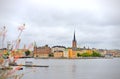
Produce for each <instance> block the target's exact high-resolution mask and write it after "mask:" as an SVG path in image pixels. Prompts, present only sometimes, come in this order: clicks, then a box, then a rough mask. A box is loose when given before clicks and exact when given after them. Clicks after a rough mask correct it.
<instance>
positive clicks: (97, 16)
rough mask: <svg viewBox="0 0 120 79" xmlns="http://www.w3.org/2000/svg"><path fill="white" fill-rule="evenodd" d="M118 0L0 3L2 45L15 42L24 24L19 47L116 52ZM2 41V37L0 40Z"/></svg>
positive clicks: (7, 0)
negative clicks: (5, 30)
mask: <svg viewBox="0 0 120 79" xmlns="http://www.w3.org/2000/svg"><path fill="white" fill-rule="evenodd" d="M119 7H120V0H0V28H2V27H3V26H6V28H7V33H6V38H5V42H8V41H14V40H16V39H17V37H18V35H19V33H20V31H19V30H18V27H19V26H21V25H22V24H24V23H25V25H26V26H25V30H24V31H23V32H22V35H21V37H20V38H21V43H20V47H21V48H22V47H23V46H24V45H26V46H29V44H31V43H32V42H34V41H35V42H36V43H37V46H43V45H46V44H48V45H49V46H54V45H61V46H66V47H71V46H72V40H73V34H74V30H75V33H76V40H77V46H78V47H81V48H82V47H84V46H85V47H89V48H99V49H100V48H102V49H120V43H119V41H120V35H119V34H120V32H119V29H120V10H119ZM0 39H2V37H0Z"/></svg>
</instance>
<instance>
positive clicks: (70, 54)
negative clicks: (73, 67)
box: [68, 49, 77, 58]
mask: <svg viewBox="0 0 120 79" xmlns="http://www.w3.org/2000/svg"><path fill="white" fill-rule="evenodd" d="M68 54H69V58H76V57H77V53H76V51H73V50H72V49H68Z"/></svg>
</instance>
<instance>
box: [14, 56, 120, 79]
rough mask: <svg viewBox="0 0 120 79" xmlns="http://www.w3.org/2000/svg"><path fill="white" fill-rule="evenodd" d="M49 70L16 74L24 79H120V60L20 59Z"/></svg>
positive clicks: (28, 70) (22, 71) (25, 68)
mask: <svg viewBox="0 0 120 79" xmlns="http://www.w3.org/2000/svg"><path fill="white" fill-rule="evenodd" d="M28 60H31V61H34V64H37V65H49V67H48V68H28V67H24V69H23V70H21V71H18V72H17V73H16V74H24V76H23V77H22V79H120V59H119V58H114V59H20V60H19V61H18V63H19V64H24V62H23V61H28Z"/></svg>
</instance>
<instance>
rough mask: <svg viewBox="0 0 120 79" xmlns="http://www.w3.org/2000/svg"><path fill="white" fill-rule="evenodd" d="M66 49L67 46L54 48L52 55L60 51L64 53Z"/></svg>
mask: <svg viewBox="0 0 120 79" xmlns="http://www.w3.org/2000/svg"><path fill="white" fill-rule="evenodd" d="M65 48H66V47H65V46H53V47H52V49H51V50H52V53H54V52H58V51H62V52H64V51H65Z"/></svg>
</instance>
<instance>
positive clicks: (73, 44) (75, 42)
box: [72, 31, 77, 50]
mask: <svg viewBox="0 0 120 79" xmlns="http://www.w3.org/2000/svg"><path fill="white" fill-rule="evenodd" d="M72 49H73V50H76V49H77V41H76V37H75V31H74V36H73V41H72Z"/></svg>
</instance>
